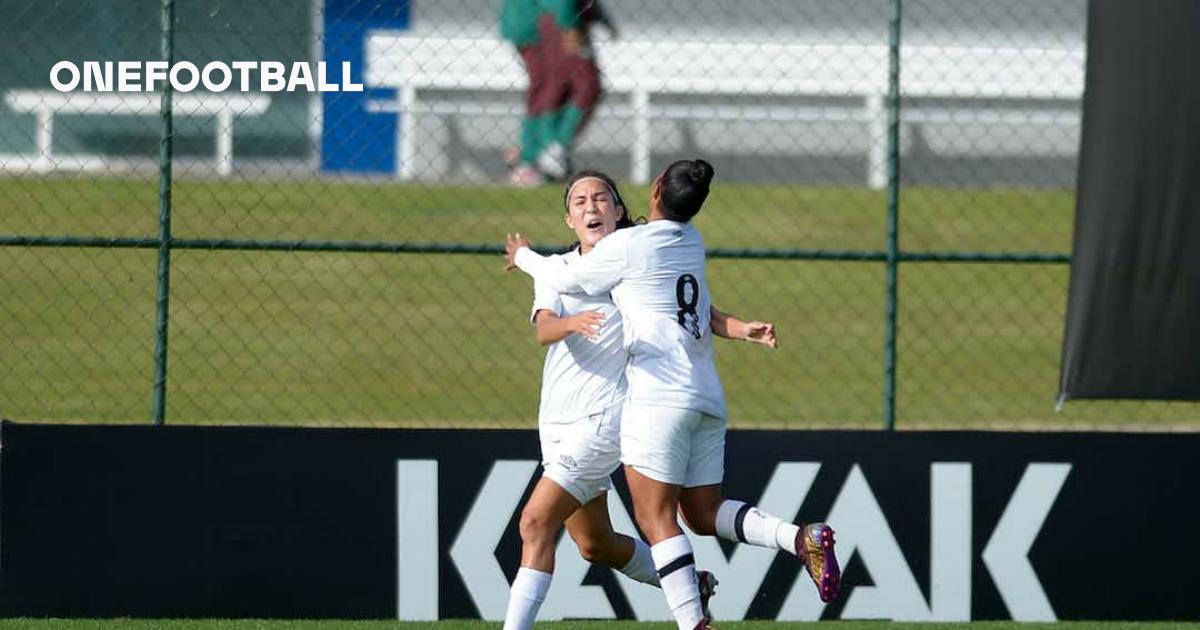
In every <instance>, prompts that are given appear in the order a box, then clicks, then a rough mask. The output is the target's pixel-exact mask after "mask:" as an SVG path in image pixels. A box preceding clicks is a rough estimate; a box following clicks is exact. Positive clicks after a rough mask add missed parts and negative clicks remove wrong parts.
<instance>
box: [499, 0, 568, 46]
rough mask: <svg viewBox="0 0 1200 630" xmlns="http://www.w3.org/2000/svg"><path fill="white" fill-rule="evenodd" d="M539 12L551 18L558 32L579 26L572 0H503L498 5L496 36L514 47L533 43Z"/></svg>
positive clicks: (536, 34)
mask: <svg viewBox="0 0 1200 630" xmlns="http://www.w3.org/2000/svg"><path fill="white" fill-rule="evenodd" d="M543 13H549V14H551V15H553V16H554V23H555V24H556V25H557V26H558V27H559V28H560V29H568V28H573V27H577V26H579V19H580V14H579V11H578V9H577V7H576V0H504V3H503V4H501V6H500V36H501V37H503V38H504V39H506V40H508V41H510V42H512V43H513V44H514V45H516V46H518V47H520V46H529V45H531V44H536V43H537V40H538V32H537V22H538V17H539V16H540V15H541V14H543Z"/></svg>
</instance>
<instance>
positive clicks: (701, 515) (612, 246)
mask: <svg viewBox="0 0 1200 630" xmlns="http://www.w3.org/2000/svg"><path fill="white" fill-rule="evenodd" d="M712 176H713V169H712V166H711V165H710V164H709V163H708V162H706V161H704V160H680V161H677V162H675V163H673V164H671V165H670V166H669V167H667V169H666V170H665V171H663V172H662V174H660V175H659V176H658V177H657V178H656V179H655V182H654V186H653V189H652V192H651V199H650V221H649V223H647V224H645V225H640V226H634V227H631V228H628V229H625V230H619V231H617V232H616V233H614V234H612V235H610V236H608V237H607V238H605V239H604V240H603V241H600V242H599V243H598V244H597V245H596V247H595V248H593V250H592V252H591V253H590V254H589V255H588V256H586V257H585V258H584V259H581V260H580V261H578V262H577V264H573V265H569V266H567V265H557V264H554V263H553V262H551V261H549V260H547V259H546V258H545V257H543V256H540V255H538V254H537V253H536V252H534V251H533V250H532V249H530V248H529V247H528V241H526V240H525V239H522V238H520V235H519V234H518V235H517V236H516V237H513V236H511V235H510V236H509V239H508V243H507V247H506V250H507V254H508V260H509V264H510V266H516V267H519V268H520V269H521V270H522V271H524V272H526V273H528V274H529V275H531V276H532V277H533V278H534V280H535V281H537V282H539V283H543V284H545V285H546V286H549V287H551V288H552V289H554V290H555V291H558V292H559V293H567V294H569V293H586V294H589V295H598V294H602V293H605V292H611V294H612V298H613V302H614V304H616V306H617V308H618V309H619V310H620V312H621V316H622V318H623V321H624V325H625V343H626V346H627V348H628V351H629V363H628V364H627V366H626V375H627V378H628V383H629V393H628V398H627V403H626V407H625V410H624V413H623V419H622V425H621V434H620V439H621V460H622V462H623V463H624V464H625V467H626V468H625V471H626V479H627V481H628V483H629V488H630V492H631V494H632V495H633V502H634V511H635V515H636V519H637V522H638V526H639V527H640V529H641V530H642V532H643V533H644V534H645V536H646V538H647V540H648V542H649V543H650V544H651V554H652V555H653V558H654V564H655V566H656V567H657V569H658V574H659V579H660V582H661V585H662V589H663V593H664V595H665V596H666V599H667V604H668V606H669V607H670V608H671V611H672V613H673V614H674V615H675V619H676V623H677V624H678V627H679V628H680V630H696V629H703V628H707V627H709V626H708V622H707V620H705V619H704V616H703V613H702V611H701V608H700V603H699V602H700V596H699V590H698V586H697V577H696V571H695V560H694V557H693V554H692V547H691V543H690V541H688V539H687V537H686V536H685V535H684V534H683V531H682V529H680V527H679V525H678V521H677V520H676V513H677V512H678V513H682V515H683V517H684V519H685V520H686V521H687V524H688V526H689V527H690V528H691V529H692V531H694V532H695V533H697V534H702V535H718V536H721V537H723V538H728V539H731V540H734V541H738V542H744V543H749V544H754V545H758V546H764V547H771V548H775V549H780V550H784V551H787V552H789V553H791V554H793V555H795V556H796V557H797V558H799V559H800V560H801V562H802V564H803V566H804V568H805V569H806V570H807V571H808V573H809V575H810V577H811V578H812V579H813V581H814V583H815V584H816V586H817V594H818V596H819V597H820V599H821V600H822V601H825V602H829V601H832V600H833V599H834V598H835V597H836V596H837V594H838V591H839V587H840V571H839V568H838V561H837V558H836V555H835V554H834V539H833V530H832V529H831V528H830V527H829V526H828V525H825V524H823V523H813V524H809V525H803V524H802V525H795V524H792V523H791V522H787V521H784V520H782V519H780V518H778V517H775V516H772V515H770V514H767V513H765V512H761V511H760V510H758V509H756V508H754V507H752V506H750V505H748V504H746V503H743V502H741V501H736V500H727V499H724V498H723V497H722V496H721V482H722V480H723V478H724V472H725V471H724V458H725V433H726V415H727V413H726V406H725V394H724V390H723V388H722V386H721V380H720V378H719V376H718V375H717V370H716V364H715V361H714V355H713V343H712V333H711V330H710V327H712V328H715V329H718V330H719V329H720V326H721V322H720V321H717V322H712V321H711V320H710V318H711V317H712V316H713V315H714V314H715V315H718V316H719V317H724V315H723V314H720V312H719V311H714V310H712V309H711V306H712V299H711V296H710V294H709V290H708V282H707V278H706V275H705V246H704V240H703V238H702V237H701V235H700V232H699V230H697V229H696V227H695V226H694V225H692V223H691V219H692V218H693V217H694V216H695V215H696V214H697V213H699V211H700V208H701V207H702V206H703V204H704V201H705V199H706V198H707V197H708V192H709V187H710V183H711V181H712ZM769 332H770V334H772V335H773V334H774V331H773V330H771V331H769Z"/></svg>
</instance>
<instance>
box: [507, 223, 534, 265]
mask: <svg viewBox="0 0 1200 630" xmlns="http://www.w3.org/2000/svg"><path fill="white" fill-rule="evenodd" d="M529 246H530V244H529V239H527V238H525V237H524V236H521V233H520V232H517V233H516V234H509V235H508V239H507V240H506V241H505V242H504V258H505V265H504V270H505V271H512V270H513V269H516V267H517V251H518V250H520V249H521V248H522V247H529Z"/></svg>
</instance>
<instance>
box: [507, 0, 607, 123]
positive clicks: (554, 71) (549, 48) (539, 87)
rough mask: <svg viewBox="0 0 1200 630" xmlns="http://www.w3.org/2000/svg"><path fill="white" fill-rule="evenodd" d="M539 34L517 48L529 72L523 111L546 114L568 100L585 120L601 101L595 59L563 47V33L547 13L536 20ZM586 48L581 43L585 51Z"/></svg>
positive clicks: (533, 114)
mask: <svg viewBox="0 0 1200 630" xmlns="http://www.w3.org/2000/svg"><path fill="white" fill-rule="evenodd" d="M538 37H539V39H538V43H537V44H535V45H533V46H527V47H524V48H521V49H520V53H521V59H522V60H523V61H524V62H525V71H526V72H527V73H528V74H529V91H528V92H526V94H525V112H526V114H528V115H530V116H538V115H541V114H545V113H549V112H552V111H555V110H557V109H559V108H560V107H562V106H563V105H566V104H567V103H568V102H569V103H571V104H572V105H574V106H575V107H578V108H579V109H581V110H583V112H584V120H585V121H586V120H587V118H589V117H590V116H591V112H592V109H594V108H595V106H596V103H597V102H598V101H599V100H600V69H599V68H597V67H596V62H595V60H594V59H592V57H591V55H590V54H584V55H572V54H568V53H567V52H566V51H565V50H563V41H562V39H563V38H562V33H561V31H559V30H558V27H557V26H556V25H555V23H554V17H553V16H551V15H549V14H547V15H543V16H542V17H541V18H540V19H539V20H538ZM588 48H589V46H588V45H587V44H584V50H587V49H588ZM582 126H583V125H580V127H581V128H582Z"/></svg>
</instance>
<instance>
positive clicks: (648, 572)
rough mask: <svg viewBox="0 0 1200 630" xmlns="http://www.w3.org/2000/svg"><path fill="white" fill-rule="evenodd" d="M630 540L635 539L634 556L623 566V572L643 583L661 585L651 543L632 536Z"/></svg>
mask: <svg viewBox="0 0 1200 630" xmlns="http://www.w3.org/2000/svg"><path fill="white" fill-rule="evenodd" d="M630 540H632V541H633V557H632V558H630V559H629V562H627V563H626V564H625V566H623V567H621V573H624V574H625V575H628V576H629V577H630V578H633V579H635V580H637V581H639V582H642V583H643V584H649V585H650V586H659V583H658V571H657V570H656V569H655V568H654V556H653V555H652V554H651V553H650V545H647V544H646V543H645V542H643V541H642V539H640V538H633V537H630Z"/></svg>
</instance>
